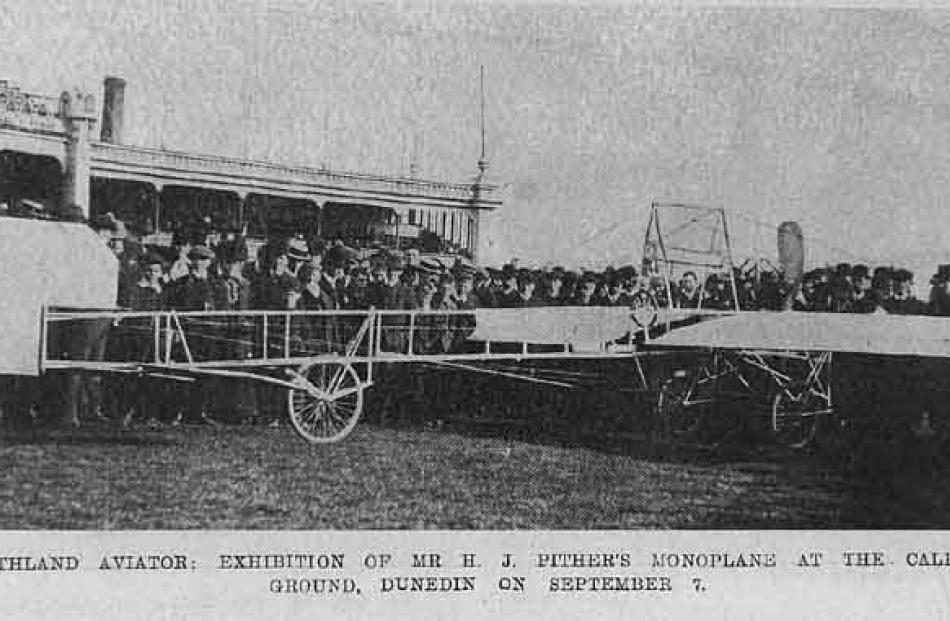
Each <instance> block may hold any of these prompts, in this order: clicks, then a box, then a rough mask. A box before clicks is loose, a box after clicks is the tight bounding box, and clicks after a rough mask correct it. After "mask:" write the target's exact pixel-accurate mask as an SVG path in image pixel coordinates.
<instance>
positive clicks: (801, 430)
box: [771, 388, 831, 449]
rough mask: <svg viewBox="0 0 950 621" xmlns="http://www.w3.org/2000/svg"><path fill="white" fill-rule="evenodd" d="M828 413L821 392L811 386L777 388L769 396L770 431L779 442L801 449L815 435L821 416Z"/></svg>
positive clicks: (827, 407)
mask: <svg viewBox="0 0 950 621" xmlns="http://www.w3.org/2000/svg"><path fill="white" fill-rule="evenodd" d="M830 413H831V408H830V407H829V406H828V403H827V401H826V399H825V398H824V396H822V395H820V394H817V393H816V392H815V391H814V390H812V389H810V388H806V389H801V388H786V389H782V390H779V391H778V392H777V393H776V394H775V397H773V399H772V417H771V423H772V425H771V427H772V429H771V431H772V435H773V437H774V438H775V441H776V442H778V443H779V444H781V445H782V446H785V447H787V448H790V449H803V448H805V447H806V446H808V445H809V444H811V442H812V441H813V440H814V439H815V436H816V435H817V433H818V425H819V421H820V420H821V418H822V417H823V416H825V415H827V414H830Z"/></svg>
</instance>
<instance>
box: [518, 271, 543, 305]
mask: <svg viewBox="0 0 950 621" xmlns="http://www.w3.org/2000/svg"><path fill="white" fill-rule="evenodd" d="M536 288H537V276H536V275H535V274H534V272H532V271H531V270H529V269H520V270H518V291H517V295H516V296H515V298H514V303H513V304H512V306H515V307H522V308H524V307H531V306H544V300H542V299H541V298H539V297H537V296H535V294H534V291H535V289H536Z"/></svg>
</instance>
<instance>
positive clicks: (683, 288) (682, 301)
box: [675, 271, 703, 308]
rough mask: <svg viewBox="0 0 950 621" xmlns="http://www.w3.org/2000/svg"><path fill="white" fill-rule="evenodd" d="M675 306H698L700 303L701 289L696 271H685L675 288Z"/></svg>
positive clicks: (701, 297)
mask: <svg viewBox="0 0 950 621" xmlns="http://www.w3.org/2000/svg"><path fill="white" fill-rule="evenodd" d="M675 294H676V306H677V307H678V308H699V307H700V306H701V305H702V299H703V294H702V289H701V288H700V287H699V278H698V277H697V276H696V272H693V271H686V272H684V273H683V277H682V278H680V281H679V286H678V287H677V288H676V291H675Z"/></svg>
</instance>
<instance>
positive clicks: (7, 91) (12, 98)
mask: <svg viewBox="0 0 950 621" xmlns="http://www.w3.org/2000/svg"><path fill="white" fill-rule="evenodd" d="M0 127H14V128H17V129H25V130H29V131H43V132H56V133H63V131H64V127H63V120H62V116H61V114H60V103H59V99H57V98H55V97H47V96H45V95H34V94H32V93H26V92H23V91H21V90H20V89H19V88H17V87H16V86H14V85H12V84H10V83H9V82H8V81H6V80H0Z"/></svg>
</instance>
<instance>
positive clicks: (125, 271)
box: [76, 214, 950, 420]
mask: <svg viewBox="0 0 950 621" xmlns="http://www.w3.org/2000/svg"><path fill="white" fill-rule="evenodd" d="M90 225H91V226H92V228H93V229H95V230H96V231H97V232H98V234H99V235H100V236H101V237H102V239H103V241H104V242H105V243H107V244H108V246H109V247H110V248H111V249H112V250H113V252H114V253H115V255H116V256H117V258H118V260H119V287H118V292H119V295H118V306H119V307H120V308H124V309H128V310H133V311H160V310H167V309H175V310H179V311H207V310H215V311H219V310H223V311H245V310H277V311H286V310H323V311H332V310H365V309H370V308H377V309H391V310H406V311H410V310H422V311H457V310H462V311H464V310H473V309H476V308H523V307H539V306H599V307H602V306H615V307H629V308H634V309H636V308H638V307H653V308H663V307H668V306H672V307H675V308H701V309H710V310H724V311H730V310H735V309H736V308H737V307H738V309H740V310H782V309H795V310H800V311H817V312H854V313H873V312H887V313H898V314H937V315H948V316H950V266H940V268H939V269H938V271H937V273H936V274H935V275H934V277H933V279H932V280H931V285H932V288H931V295H930V299H929V300H926V301H925V300H918V299H916V298H915V297H914V295H913V289H912V282H913V275H912V274H911V273H910V272H909V271H908V270H905V269H899V268H892V267H877V268H875V269H873V271H872V270H871V269H870V268H868V267H867V266H864V265H850V264H845V263H842V264H838V265H837V266H834V267H828V268H821V269H815V270H812V271H810V272H807V273H805V274H804V275H803V277H802V278H801V279H799V281H797V282H791V283H789V282H788V281H787V280H786V278H785V277H784V275H783V274H781V273H779V272H778V271H776V270H770V269H756V270H747V269H745V268H744V267H743V268H735V269H734V270H733V272H732V274H731V276H732V277H731V278H730V274H729V273H728V272H726V273H706V274H703V275H702V276H700V275H699V274H698V273H697V272H696V271H690V270H685V271H683V272H682V273H680V274H679V277H678V278H677V279H675V280H669V279H667V278H663V277H662V276H661V275H660V274H659V273H658V271H657V270H656V268H655V267H654V266H651V265H649V264H647V265H644V266H641V269H637V268H636V267H634V266H632V265H625V266H621V267H616V268H614V267H607V268H606V269H603V270H600V271H593V270H580V271H572V270H568V269H564V268H562V267H550V268H524V267H519V265H518V264H517V261H512V262H510V263H508V264H506V265H504V266H501V267H500V268H497V269H496V268H494V267H486V268H478V267H476V266H474V265H472V264H471V263H469V262H468V261H466V260H464V259H462V258H457V259H452V260H448V261H447V260H445V259H444V258H443V259H441V260H440V259H436V258H433V257H421V258H420V257H419V256H418V255H415V256H412V255H409V256H407V255H406V254H403V253H398V252H393V251H386V250H380V249H373V250H368V249H356V248H351V247H348V246H345V245H343V243H342V242H341V241H339V240H331V241H325V240H320V239H319V238H311V239H309V240H304V239H303V238H301V237H293V238H284V239H274V240H270V241H268V242H267V243H265V244H263V245H256V244H255V245H251V246H249V242H248V240H245V239H244V238H243V237H242V236H241V235H240V234H239V233H237V232H231V233H225V234H220V235H219V234H214V235H203V236H194V237H188V236H182V235H179V236H176V238H175V239H174V240H173V243H172V244H171V245H170V246H166V245H150V244H145V243H142V240H141V239H140V238H136V237H133V236H130V235H128V232H127V231H126V230H125V226H124V225H123V223H122V222H120V221H118V220H116V219H115V218H114V217H113V216H112V215H111V214H106V215H105V216H103V217H101V218H97V219H95V220H94V221H93V222H91V223H90ZM733 283H735V289H736V290H735V291H733V286H734V285H733ZM186 321H187V320H186ZM389 321H391V322H397V323H398V320H396V319H392V318H390V319H389ZM428 321H429V322H430V323H431V324H432V325H431V326H429V327H428V328H427V329H428V330H429V334H430V337H431V338H421V337H420V338H418V339H417V342H416V343H415V344H414V345H413V344H410V345H408V347H409V348H412V353H430V352H435V353H437V352H440V351H450V350H452V351H454V350H453V347H456V346H457V345H459V342H458V341H459V334H463V336H464V335H465V334H469V333H470V332H471V329H472V328H473V324H472V323H471V319H468V320H465V319H461V318H453V319H443V320H437V319H430V320H428ZM439 321H442V323H445V324H446V325H442V324H441V323H439ZM450 322H454V323H452V324H451V325H449V323H450ZM456 324H457V325H456ZM186 327H187V325H186ZM419 327H420V324H417V328H419ZM215 329H221V330H223V331H224V333H225V334H224V336H225V337H226V338H224V340H225V341H229V342H232V343H237V342H241V339H242V338H243V337H242V336H241V334H240V329H241V328H240V327H236V326H235V325H231V324H228V323H227V322H224V323H221V324H218V326H217V327H216V328H215ZM321 330H323V329H322V328H321ZM453 330H454V332H453ZM393 332H394V333H395V332H398V331H393ZM419 335H421V336H424V335H425V331H424V330H422V331H420V332H419ZM318 336H319V338H318V339H317V340H322V341H323V342H324V343H331V342H332V341H337V344H336V345H332V344H331V345H328V346H330V347H339V342H340V341H345V340H346V339H345V337H344V336H343V335H341V334H340V333H337V334H329V333H327V332H325V331H324V332H323V333H321V334H320V335H318ZM388 338H396V337H393V336H390V337H388ZM138 340H139V341H141V339H138ZM110 341H111V345H110V348H112V349H113V350H115V349H116V348H119V350H120V351H119V356H121V357H123V358H126V357H128V355H129V352H128V351H122V348H126V349H131V350H134V349H135V347H136V345H135V341H136V339H135V338H134V337H133V338H129V339H125V340H124V337H123V335H122V332H121V330H115V329H113V330H112V336H111V337H110ZM450 341H452V342H450ZM388 345H389V346H391V347H394V348H395V350H402V351H404V352H405V351H407V349H406V348H407V346H406V344H405V343H402V344H401V343H399V342H390V343H388ZM229 347H233V346H230V345H229ZM210 351H211V350H210V349H209V350H208V352H210ZM208 352H204V353H208ZM138 353H139V354H141V353H142V352H138ZM192 353H193V354H194V355H196V356H200V355H202V346H201V345H200V343H199V344H195V345H194V351H193V352H192ZM247 353H248V352H244V351H241V350H240V347H238V349H235V350H234V351H230V350H229V351H226V352H222V351H215V352H213V353H212V354H211V355H217V356H224V357H225V358H228V359H230V358H233V357H235V356H238V357H240V356H243V355H245V354H247ZM149 355H151V354H149ZM210 383H211V382H204V383H203V384H202V383H200V382H199V384H201V385H200V386H199V387H198V389H196V390H192V391H190V394H191V397H189V398H188V399H185V401H186V402H185V403H182V404H179V406H178V408H177V409H179V410H184V411H185V412H186V413H187V412H188V411H191V412H192V413H193V416H192V418H193V419H195V420H198V419H201V418H202V417H203V416H204V412H203V410H205V409H206V408H207V407H208V404H209V403H211V402H215V401H219V402H222V403H224V404H225V406H229V405H230V406H233V407H232V409H238V410H239V409H240V407H239V406H240V404H241V403H242V402H244V403H247V402H255V401H260V399H258V398H257V397H250V396H248V395H249V393H248V392H247V390H248V389H247V387H246V385H247V382H242V383H241V387H240V388H235V387H234V386H233V385H227V386H225V387H224V388H223V389H221V390H218V394H217V396H216V395H215V394H214V392H213V391H208V390H206V388H207V385H208V384H210ZM130 388H131V390H129V389H130ZM161 390H162V389H159V388H156V387H155V385H154V384H152V385H149V386H148V387H146V388H141V389H138V388H135V387H129V386H126V387H120V388H119V390H117V391H113V392H132V393H134V394H137V395H139V396H141V397H143V399H144V401H145V402H146V403H144V404H143V405H142V406H141V408H140V409H147V408H148V406H149V404H154V403H162V402H167V401H169V400H171V401H174V399H175V398H176V397H177V396H180V395H176V394H172V393H167V394H166V393H164V392H161ZM156 391H158V393H156ZM242 392H243V395H242ZM159 393H160V394H159ZM76 398H77V399H78V397H76ZM128 407H129V404H128V403H124V404H121V405H119V406H117V409H119V410H125V409H128ZM254 407H255V408H256V406H254ZM252 409H254V408H252ZM248 416H253V414H249V415H248ZM275 418H276V415H275Z"/></svg>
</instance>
